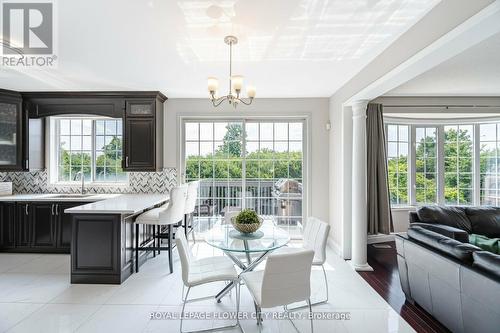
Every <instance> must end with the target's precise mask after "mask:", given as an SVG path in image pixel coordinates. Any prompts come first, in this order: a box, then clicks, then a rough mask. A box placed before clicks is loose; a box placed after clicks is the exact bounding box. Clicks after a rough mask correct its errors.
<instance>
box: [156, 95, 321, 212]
mask: <svg viewBox="0 0 500 333" xmlns="http://www.w3.org/2000/svg"><path fill="white" fill-rule="evenodd" d="M328 103H329V100H328V98H283V99H282V98H262V99H258V98H257V99H256V100H255V101H254V103H253V104H252V105H250V106H244V105H240V106H238V108H237V109H236V110H234V109H233V108H232V107H229V106H224V107H218V108H214V107H213V106H212V105H211V104H210V101H209V100H208V99H204V98H172V99H169V100H167V102H166V103H165V112H166V117H165V145H164V153H165V163H164V164H165V167H177V168H178V167H179V161H180V158H179V155H180V145H181V142H180V139H179V137H180V131H179V130H180V117H182V116H184V117H240V118H252V117H271V118H272V117H303V116H304V117H307V118H308V125H307V126H308V128H307V136H308V138H307V140H308V147H309V148H308V150H309V151H308V158H307V161H306V163H308V162H309V165H308V166H307V172H308V174H309V177H308V179H309V183H308V184H307V187H308V193H309V194H308V196H309V198H308V214H309V215H314V216H317V217H318V218H320V219H323V220H325V221H328V218H329V199H328V198H329V189H328V187H329V186H328V185H329V167H328V165H329V159H328V155H329V150H328V147H329V134H328V131H327V130H326V127H325V125H326V123H327V122H328V117H329V116H328Z"/></svg>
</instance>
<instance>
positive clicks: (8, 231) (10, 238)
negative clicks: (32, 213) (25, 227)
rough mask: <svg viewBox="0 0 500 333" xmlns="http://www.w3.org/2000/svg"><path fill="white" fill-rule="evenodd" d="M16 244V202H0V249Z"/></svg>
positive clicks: (9, 247) (13, 246)
mask: <svg viewBox="0 0 500 333" xmlns="http://www.w3.org/2000/svg"><path fill="white" fill-rule="evenodd" d="M15 246H16V204H15V203H1V204H0V249H11V248H15Z"/></svg>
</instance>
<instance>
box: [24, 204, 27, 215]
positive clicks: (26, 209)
mask: <svg viewBox="0 0 500 333" xmlns="http://www.w3.org/2000/svg"><path fill="white" fill-rule="evenodd" d="M24 211H25V213H26V215H28V204H26V207H25V210H24Z"/></svg>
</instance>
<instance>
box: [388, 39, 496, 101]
mask: <svg viewBox="0 0 500 333" xmlns="http://www.w3.org/2000/svg"><path fill="white" fill-rule="evenodd" d="M499 57H500V34H497V35H494V36H492V37H490V38H488V39H486V40H485V41H483V42H481V43H479V44H477V45H475V46H473V47H471V48H469V49H467V50H466V51H465V52H463V53H461V54H459V55H458V56H456V57H454V58H452V59H450V60H448V61H445V62H444V63H442V64H440V65H438V66H436V67H434V68H433V69H431V70H429V71H427V72H425V73H423V74H422V75H420V76H418V77H416V78H414V79H412V80H410V81H408V82H407V83H405V84H403V85H401V86H399V87H398V88H396V89H394V90H392V91H390V92H389V93H387V94H386V95H387V96H454V95H457V96H500V60H499V59H500V58H499Z"/></svg>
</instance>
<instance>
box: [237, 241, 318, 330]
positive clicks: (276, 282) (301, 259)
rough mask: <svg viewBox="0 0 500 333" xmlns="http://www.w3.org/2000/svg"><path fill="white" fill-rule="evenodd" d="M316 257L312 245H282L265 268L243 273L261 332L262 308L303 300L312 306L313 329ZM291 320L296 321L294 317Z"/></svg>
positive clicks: (270, 256)
mask: <svg viewBox="0 0 500 333" xmlns="http://www.w3.org/2000/svg"><path fill="white" fill-rule="evenodd" d="M313 257H314V251H313V250H311V249H298V248H289V247H287V248H281V249H279V250H277V251H276V252H274V253H272V254H271V255H269V256H268V258H267V262H266V266H265V268H264V270H263V271H253V272H246V273H242V274H241V275H240V278H241V280H242V281H244V283H245V285H246V286H247V288H248V290H249V292H250V294H251V295H252V297H253V300H254V303H255V307H256V311H257V325H259V332H261V331H262V308H273V307H276V306H286V305H288V304H292V303H296V302H302V301H306V302H307V304H308V306H309V314H310V319H311V332H313V330H314V327H313V320H312V307H311V301H310V297H311V265H312V260H313ZM291 322H292V324H293V321H291ZM294 327H295V324H294Z"/></svg>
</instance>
